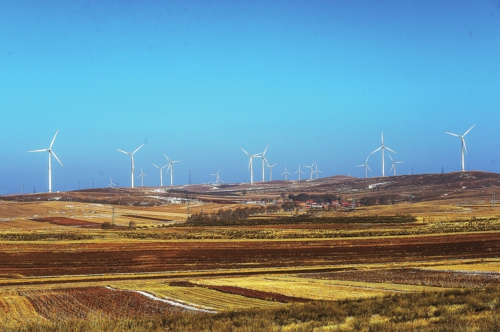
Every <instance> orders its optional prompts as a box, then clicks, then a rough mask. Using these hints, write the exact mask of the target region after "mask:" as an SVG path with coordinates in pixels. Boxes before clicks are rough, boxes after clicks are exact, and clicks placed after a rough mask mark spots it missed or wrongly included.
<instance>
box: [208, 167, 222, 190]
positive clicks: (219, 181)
mask: <svg viewBox="0 0 500 332" xmlns="http://www.w3.org/2000/svg"><path fill="white" fill-rule="evenodd" d="M219 173H220V169H219V170H218V171H217V173H215V174H210V175H213V176H215V184H216V185H217V186H218V185H220V184H221V182H222V181H221V179H220V175H219Z"/></svg>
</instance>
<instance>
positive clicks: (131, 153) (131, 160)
mask: <svg viewBox="0 0 500 332" xmlns="http://www.w3.org/2000/svg"><path fill="white" fill-rule="evenodd" d="M143 146H144V144H142V145H141V146H140V147H138V148H137V149H135V150H134V152H127V151H123V150H120V149H117V150H118V151H120V152H121V153H125V154H128V155H129V156H130V165H131V167H130V169H131V170H130V174H131V178H132V188H134V154H135V153H136V152H137V151H139V149H140V148H142V147H143Z"/></svg>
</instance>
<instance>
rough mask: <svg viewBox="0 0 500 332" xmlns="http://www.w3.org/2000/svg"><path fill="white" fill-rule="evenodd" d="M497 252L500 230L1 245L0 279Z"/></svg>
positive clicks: (492, 254)
mask: <svg viewBox="0 0 500 332" xmlns="http://www.w3.org/2000/svg"><path fill="white" fill-rule="evenodd" d="M499 254H500V236H499V233H498V232H485V233H472V234H463V233H460V234H450V235H435V236H411V237H410V236H408V237H380V238H376V237H374V238H352V239H334V240H322V239H321V240H290V241H287V240H282V241H272V240H265V241H259V240H256V241H238V240H235V241H165V242H160V241H156V242H155V241H145V242H141V241H129V242H111V243H92V242H84V243H72V242H71V241H68V242H56V243H42V244H40V243H37V244H34V243H32V244H30V243H27V242H21V243H11V242H10V243H9V242H6V243H4V244H2V255H0V274H1V275H9V274H17V275H24V276H52V275H80V274H100V273H137V272H159V271H175V270H184V271H187V270H211V269H220V268H248V267H293V266H297V267H299V266H300V267H304V266H318V265H333V264H363V263H387V262H408V261H426V260H441V259H452V258H460V259H463V258H488V257H498V255H499Z"/></svg>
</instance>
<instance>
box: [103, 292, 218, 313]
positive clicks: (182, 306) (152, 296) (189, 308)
mask: <svg viewBox="0 0 500 332" xmlns="http://www.w3.org/2000/svg"><path fill="white" fill-rule="evenodd" d="M105 288H107V289H109V290H113V291H118V290H117V289H114V288H113V287H110V286H105ZM126 291H127V292H134V293H139V294H141V295H143V296H145V297H147V298H150V299H152V300H155V301H160V302H164V303H168V304H170V305H173V306H176V307H181V308H183V309H187V310H194V311H200V312H207V313H211V314H216V313H217V311H215V310H207V309H201V308H197V307H193V306H190V305H186V304H182V303H179V302H175V301H171V300H166V299H162V298H160V297H156V296H154V295H153V294H149V293H147V292H143V291H136V290H126Z"/></svg>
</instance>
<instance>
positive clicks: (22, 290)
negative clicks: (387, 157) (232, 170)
mask: <svg viewBox="0 0 500 332" xmlns="http://www.w3.org/2000/svg"><path fill="white" fill-rule="evenodd" d="M498 178H499V177H498V175H496V174H489V175H488V174H483V173H477V174H476V173H471V175H469V176H468V177H466V178H464V177H463V176H462V174H460V173H458V174H452V175H446V176H443V177H438V176H435V175H429V176H428V177H426V176H414V177H410V176H403V177H394V179H395V180H393V182H391V184H390V185H384V186H385V187H384V186H380V188H379V189H377V190H376V191H373V190H368V189H362V188H367V186H368V185H370V183H368V181H372V183H376V181H377V179H371V180H370V179H358V180H357V181H354V180H352V179H350V178H329V179H326V180H324V181H323V182H321V181H318V182H312V183H306V182H304V183H289V184H279V182H277V184H272V187H268V188H266V187H260V188H258V189H255V190H253V191H252V190H251V188H248V187H245V188H243V187H241V188H240V187H238V186H227V187H226V190H227V191H226V192H222V191H221V189H218V191H217V193H213V192H212V191H211V190H210V188H204V187H201V186H200V187H193V188H191V189H190V191H189V192H186V191H187V189H182V192H180V191H181V190H180V189H176V190H177V191H176V190H170V191H169V190H165V191H159V190H158V189H156V188H155V189H147V188H142V189H137V190H136V191H133V190H130V189H128V190H127V189H116V190H114V189H113V190H112V189H110V190H93V191H92V190H88V191H77V192H68V193H57V194H46V195H43V194H34V195H23V196H15V197H14V196H13V197H6V198H5V199H4V200H0V247H1V255H0V319H1V321H3V322H6V323H5V324H4V325H5V327H6V328H9V329H12V330H18V329H21V328H23V327H26V328H28V327H30V328H33V329H34V330H36V328H40V329H42V328H43V327H44V326H45V327H48V326H52V327H53V326H56V325H57V324H67V325H65V326H66V329H68V330H71V329H74V328H75V326H84V325H71V324H87V323H85V322H93V324H94V326H97V327H99V326H101V328H102V326H107V327H106V329H107V330H113V329H115V330H116V331H119V330H126V329H128V330H144V331H146V330H160V331H163V330H179V331H181V330H184V331H186V330H187V331H189V330H192V331H195V330H203V329H209V328H210V326H211V328H212V329H215V330H229V327H230V326H231V330H234V329H236V330H237V326H241V330H244V328H243V327H244V326H246V325H245V324H244V323H243V324H242V323H241V322H242V321H245V317H247V318H248V317H253V319H252V321H253V322H255V324H257V325H255V326H254V328H255V329H254V330H273V329H274V330H280V329H283V330H294V329H302V330H304V331H309V330H311V331H312V330H314V329H319V330H321V329H324V330H332V331H335V330H339V331H348V330H368V329H369V328H370V329H372V330H373V329H375V328H376V327H377V326H379V327H380V330H387V329H388V328H393V329H398V328H408V326H410V327H411V326H413V327H414V328H415V329H431V330H432V328H439V327H444V326H449V325H450V324H465V325H467V324H469V326H475V327H480V326H494V324H496V323H495V322H497V321H498V322H500V320H499V307H500V303H498V300H495V299H494V298H491V296H493V295H492V294H497V293H500V288H499V287H500V272H499V271H500V237H499V235H500V213H498V211H497V210H496V207H495V206H494V205H492V204H488V203H487V200H488V197H490V195H491V193H492V192H494V191H495V189H498V185H497V184H495V183H498V181H499V179H498ZM378 181H380V179H379V180H378ZM398 181H399V186H398ZM282 182H283V181H282ZM280 185H281V186H282V187H279V186H280ZM463 187H468V188H470V190H469V191H465V192H464V190H463V189H461V188H463ZM353 190H355V192H356V195H358V196H359V197H360V198H361V197H364V199H365V201H366V202H368V201H369V198H370V197H375V196H377V197H385V196H389V195H390V196H391V197H392V202H391V203H390V204H385V205H384V204H377V205H364V206H358V207H357V208H356V209H355V210H346V211H343V210H330V209H329V210H326V209H325V210H320V211H309V210H305V209H298V208H296V209H295V210H293V211H291V212H290V211H284V210H281V209H279V208H276V207H277V206H279V205H280V204H284V203H286V202H287V201H286V199H287V198H286V197H287V195H288V194H293V195H295V196H297V195H298V194H299V193H307V195H309V196H313V197H314V195H317V196H319V195H325V192H330V193H333V192H334V193H335V195H336V196H341V195H343V196H349V195H351V194H352V192H353ZM410 191H411V192H412V193H415V195H414V196H417V197H419V198H420V201H416V202H413V203H409V202H408V201H407V200H406V198H405V197H408V196H407V195H408V192H410ZM283 193H285V194H283ZM328 195H332V194H328ZM176 197H177V198H176ZM186 197H188V199H187V198H186ZM424 198H425V199H424ZM186 199H187V200H186ZM182 200H186V201H182ZM245 200H252V201H259V202H267V204H268V205H269V206H273V208H272V209H271V208H268V206H264V205H263V206H264V207H259V208H253V209H252V210H249V209H250V207H249V205H248V204H245ZM279 200H281V203H279ZM276 202H278V203H276ZM262 204H264V203H262ZM224 211H226V212H224ZM235 211H239V212H238V213H239V214H237V213H236V212H235ZM245 211H246V212H245ZM250 211H252V212H251V213H249V212H250ZM228 212H230V213H228ZM243 212H245V213H246V214H245V217H244V218H243V217H241V218H240V217H236V215H238V216H239V215H242V214H244V213H243ZM195 214H197V215H199V216H201V217H198V218H197V219H196V218H191V219H190V220H191V221H188V222H186V219H189V216H191V215H195ZM226 215H230V216H232V215H234V216H235V217H232V218H229V219H228V220H225V219H224V218H225V217H224V216H226ZM204 216H208V217H204ZM105 224H106V225H107V227H104V225H105ZM485 289H487V291H486V292H485V291H484V290H485ZM419 296H420V297H419ZM412 297H414V300H409V299H410V298H412ZM417 297H419V298H418V299H417ZM391 301H392V302H391ZM411 301H414V302H415V303H410V302H411ZM376 303H378V305H377V304H376ZM381 303H384V305H385V306H386V310H385V311H381V309H380V308H378V309H376V310H375V309H374V308H375V306H380V304H381ZM390 303H399V305H398V307H396V306H394V305H393V304H390ZM412 306H417V307H412ZM363 307H364V308H365V309H366V310H364V311H365V313H364V314H363V310H361V309H360V308H363ZM398 308H399V309H398ZM411 308H413V309H411ZM280 310H281V311H280ZM312 310H315V311H316V312H317V313H321V312H323V311H326V310H328V312H329V313H328V314H326V313H325V314H324V316H323V318H320V317H318V316H314V317H313V316H310V315H311V314H309V316H307V315H305V311H307V312H310V311H312ZM284 312H287V314H286V315H288V319H286V318H284V317H285V316H283V315H285V314H284ZM368 312H371V313H372V314H371V316H367V313H368ZM334 313H337V314H336V316H335V315H333V314H334ZM464 313H467V314H469V316H470V319H469V320H468V321H463V320H460V319H459V318H458V316H457V317H455V316H454V315H461V314H464ZM226 315H227V316H226ZM332 315H333V316H332ZM374 315H375V316H374ZM271 316H272V317H274V318H273V319H271V322H276V323H275V324H278V325H275V326H269V325H266V324H267V323H265V321H267V320H268V319H269V317H271ZM306 316H307V317H306ZM353 316H354V318H353ZM259 317H261V318H262V319H261V318H259ZM264 317H267V318H266V319H264ZM278 317H281V318H278ZM300 317H302V318H300ZM445 318H446V319H445ZM194 320H196V321H199V322H205V323H206V324H208V325H207V327H203V329H199V328H200V326H199V325H197V324H201V323H194ZM125 323H126V326H125V325H120V324H125ZM51 324H52V325H51ZM54 324H56V325H54ZM99 324H108V325H99ZM109 324H111V325H109ZM112 324H115V325H112ZM189 324H191V325H189ZM259 324H260V325H259ZM384 324H385V325H384ZM492 324H493V325H492ZM499 324H500V323H499ZM61 326H62V325H61ZM85 326H86V327H85V328H83V329H86V330H92V329H91V328H90V327H89V326H87V325H85ZM110 326H114V327H110ZM127 326H128V327H127ZM97 327H95V328H94V330H96V331H97V330H99V328H97ZM153 327H154V328H153ZM382 327H384V328H382ZM63 330H64V329H63Z"/></svg>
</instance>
